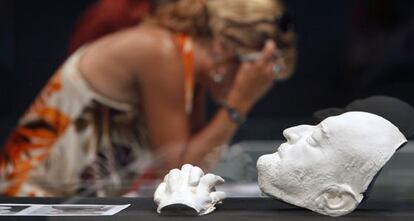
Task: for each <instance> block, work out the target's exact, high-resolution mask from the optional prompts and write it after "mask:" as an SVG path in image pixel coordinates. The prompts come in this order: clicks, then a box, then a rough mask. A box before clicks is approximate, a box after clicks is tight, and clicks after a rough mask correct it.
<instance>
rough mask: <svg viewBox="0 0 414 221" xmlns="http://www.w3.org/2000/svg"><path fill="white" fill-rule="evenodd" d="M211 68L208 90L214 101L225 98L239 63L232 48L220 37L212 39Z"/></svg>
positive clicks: (208, 76)
mask: <svg viewBox="0 0 414 221" xmlns="http://www.w3.org/2000/svg"><path fill="white" fill-rule="evenodd" d="M211 57H212V58H211V59H212V66H211V68H210V69H209V70H208V73H207V78H208V80H207V81H208V88H209V90H210V93H211V95H212V96H213V98H214V99H215V100H220V99H223V98H225V97H226V95H227V93H228V91H229V90H230V89H231V86H232V84H233V81H234V78H235V75H236V73H237V69H238V66H239V62H238V59H237V56H236V53H235V50H234V48H232V47H231V46H229V45H226V44H225V43H224V41H223V40H221V39H220V37H214V38H213V41H212V47H211Z"/></svg>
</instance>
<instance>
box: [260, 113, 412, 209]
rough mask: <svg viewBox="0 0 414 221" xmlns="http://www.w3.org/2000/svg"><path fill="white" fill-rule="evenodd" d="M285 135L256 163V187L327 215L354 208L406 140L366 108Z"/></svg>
mask: <svg viewBox="0 0 414 221" xmlns="http://www.w3.org/2000/svg"><path fill="white" fill-rule="evenodd" d="M283 135H284V137H285V138H286V139H287V142H286V143H283V144H281V145H280V147H279V149H278V151H277V152H276V153H273V154H268V155H263V156H261V157H260V158H259V160H258V161H257V169H258V181H259V186H260V189H261V190H262V191H263V192H264V193H265V194H266V195H269V196H273V197H275V198H277V199H280V200H282V201H285V202H287V203H290V204H293V205H296V206H299V207H304V208H307V209H310V210H313V211H315V212H318V213H321V214H325V215H329V216H341V215H345V214H347V213H350V212H352V211H353V210H354V209H355V208H356V207H357V206H358V205H359V203H360V202H361V200H362V199H363V193H364V192H365V191H366V190H367V188H368V186H369V184H370V183H371V181H372V180H373V178H374V176H375V175H376V174H377V173H378V172H379V170H380V169H381V168H382V167H383V166H384V165H385V163H386V162H387V161H388V160H389V159H390V158H391V156H392V155H393V154H394V153H395V151H396V150H397V149H398V148H399V147H400V146H401V145H403V144H404V143H406V142H407V140H406V138H405V137H404V135H403V134H402V133H401V132H400V131H399V130H398V128H397V127H395V126H394V125H393V124H392V123H391V122H389V121H388V120H386V119H384V118H382V117H380V116H377V115H374V114H370V113H366V112H347V113H344V114H342V115H339V116H335V117H329V118H326V119H325V120H323V121H322V122H321V123H320V124H319V125H317V126H310V125H300V126H296V127H291V128H288V129H286V130H285V131H283Z"/></svg>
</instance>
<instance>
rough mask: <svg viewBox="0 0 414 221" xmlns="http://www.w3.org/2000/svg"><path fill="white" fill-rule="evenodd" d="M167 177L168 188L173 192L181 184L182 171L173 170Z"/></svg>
mask: <svg viewBox="0 0 414 221" xmlns="http://www.w3.org/2000/svg"><path fill="white" fill-rule="evenodd" d="M167 176H168V177H166V183H167V190H169V191H170V192H173V191H174V190H177V189H179V188H180V186H181V171H180V170H179V169H173V170H171V171H170V172H169V173H168V175H167Z"/></svg>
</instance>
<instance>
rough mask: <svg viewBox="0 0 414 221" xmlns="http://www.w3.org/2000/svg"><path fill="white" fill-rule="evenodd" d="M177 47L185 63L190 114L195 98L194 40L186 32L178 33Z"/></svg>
mask: <svg viewBox="0 0 414 221" xmlns="http://www.w3.org/2000/svg"><path fill="white" fill-rule="evenodd" d="M177 47H178V50H179V51H180V54H181V57H182V60H183V65H184V77H185V78H184V80H185V82H184V87H185V88H184V93H185V94H184V96H185V111H186V112H187V114H188V115H190V114H191V113H192V111H193V99H194V75H195V71H194V54H193V41H192V39H191V37H190V36H187V35H185V34H181V33H180V34H178V36H177Z"/></svg>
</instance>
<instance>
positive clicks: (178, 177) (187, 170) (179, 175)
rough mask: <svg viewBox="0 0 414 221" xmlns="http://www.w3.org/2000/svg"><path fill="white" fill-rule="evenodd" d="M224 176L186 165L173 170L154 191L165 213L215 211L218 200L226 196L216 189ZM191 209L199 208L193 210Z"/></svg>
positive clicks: (199, 213) (187, 213) (155, 198)
mask: <svg viewBox="0 0 414 221" xmlns="http://www.w3.org/2000/svg"><path fill="white" fill-rule="evenodd" d="M222 183H224V180H223V178H221V177H220V176H216V175H214V174H206V175H204V172H203V171H202V170H201V169H200V168H199V167H194V166H192V165H189V164H186V165H184V166H182V168H181V170H179V169H173V170H171V171H170V172H169V173H168V174H167V175H166V176H165V177H164V181H163V182H162V183H161V184H160V185H159V186H158V188H157V190H156V191H155V193H154V201H155V202H156V203H157V204H158V208H157V212H158V213H161V214H164V213H166V214H173V215H190V214H193V213H194V212H196V214H197V215H199V216H202V215H206V214H208V213H211V212H213V211H214V210H215V209H216V208H215V205H216V204H217V203H221V201H222V200H223V199H224V198H225V197H226V194H225V193H224V192H220V191H215V186H216V185H217V184H222ZM188 207H189V208H192V209H194V210H195V211H193V212H191V211H189V210H188Z"/></svg>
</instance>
